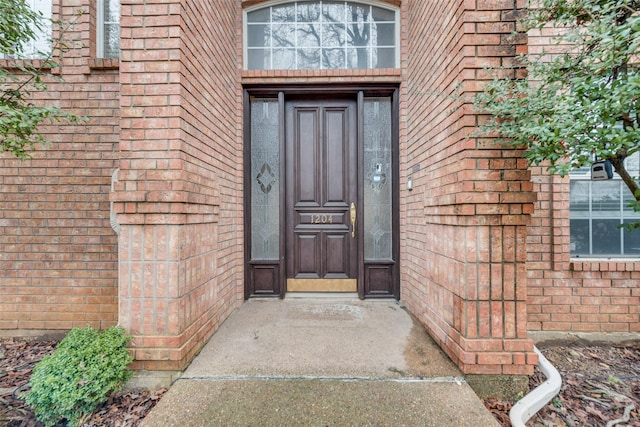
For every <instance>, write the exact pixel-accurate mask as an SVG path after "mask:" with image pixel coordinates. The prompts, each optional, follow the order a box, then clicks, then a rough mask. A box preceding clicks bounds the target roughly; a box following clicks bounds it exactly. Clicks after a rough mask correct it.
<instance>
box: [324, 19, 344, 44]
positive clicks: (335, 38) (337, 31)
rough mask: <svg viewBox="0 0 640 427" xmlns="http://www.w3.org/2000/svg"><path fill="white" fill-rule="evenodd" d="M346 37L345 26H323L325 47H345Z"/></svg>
mask: <svg viewBox="0 0 640 427" xmlns="http://www.w3.org/2000/svg"><path fill="white" fill-rule="evenodd" d="M346 35H347V32H346V31H345V27H344V24H325V25H323V26H322V45H323V46H325V47H340V46H344V44H345V40H346Z"/></svg>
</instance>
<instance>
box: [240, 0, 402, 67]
mask: <svg viewBox="0 0 640 427" xmlns="http://www.w3.org/2000/svg"><path fill="white" fill-rule="evenodd" d="M246 28H247V31H246V34H247V35H246V49H247V55H246V58H247V63H246V64H245V66H246V68H247V69H250V70H251V69H318V68H341V69H344V68H392V67H396V66H397V59H396V57H397V50H398V39H397V35H396V34H397V24H396V10H394V9H387V8H383V7H378V6H373V5H369V4H366V3H359V2H348V1H325V0H317V1H297V2H291V3H286V4H280V5H275V6H270V7H266V8H262V9H257V10H252V11H250V12H247V15H246ZM283 48H287V49H289V50H287V51H283V50H282V49H283ZM260 57H261V58H260Z"/></svg>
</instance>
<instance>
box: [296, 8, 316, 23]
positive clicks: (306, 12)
mask: <svg viewBox="0 0 640 427" xmlns="http://www.w3.org/2000/svg"><path fill="white" fill-rule="evenodd" d="M297 16H298V22H318V21H320V4H319V3H298V15H297Z"/></svg>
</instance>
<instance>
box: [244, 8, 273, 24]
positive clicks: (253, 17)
mask: <svg viewBox="0 0 640 427" xmlns="http://www.w3.org/2000/svg"><path fill="white" fill-rule="evenodd" d="M270 15H271V9H269V8H268V7H267V8H265V9H259V10H254V11H253V12H249V13H247V22H269V18H270Z"/></svg>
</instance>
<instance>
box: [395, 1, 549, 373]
mask: <svg viewBox="0 0 640 427" xmlns="http://www.w3.org/2000/svg"><path fill="white" fill-rule="evenodd" d="M517 6H519V5H517V4H516V3H515V2H514V1H506V0H466V1H459V2H453V3H452V2H439V1H414V2H410V4H409V12H408V22H409V35H408V40H409V52H408V64H407V74H408V76H407V118H406V120H407V123H406V132H407V143H406V148H405V149H404V153H405V154H404V155H405V156H406V163H405V164H404V166H403V167H404V168H405V171H404V173H406V174H407V175H411V176H412V178H413V182H414V190H413V191H412V192H410V193H407V192H405V195H406V203H405V206H403V210H404V213H403V215H402V216H403V218H404V221H403V224H402V228H403V230H402V238H401V239H402V242H403V243H402V249H401V252H402V254H403V255H402V265H403V274H402V283H403V289H402V298H403V300H404V301H405V302H406V304H407V306H408V307H409V309H410V310H411V311H412V312H413V313H414V314H415V315H416V316H417V317H418V318H420V319H421V320H422V322H423V323H424V324H425V325H426V327H427V329H428V330H429V332H430V334H431V335H432V336H433V337H434V338H435V339H436V341H438V342H439V343H440V345H441V347H442V348H443V349H444V350H445V351H446V352H447V354H448V355H449V356H450V357H451V358H452V359H453V360H454V361H455V362H457V363H458V365H459V366H460V367H461V369H462V370H463V371H464V372H465V373H484V374H530V373H531V372H532V369H533V364H535V363H536V361H537V360H536V357H535V355H534V354H533V352H532V342H531V341H530V340H529V339H528V338H527V335H526V270H525V259H526V248H525V242H526V229H527V224H528V221H529V214H530V213H531V212H532V202H533V201H534V200H535V196H534V194H533V193H532V184H531V183H530V182H529V172H528V171H527V169H526V162H525V161H524V160H522V159H521V153H520V152H518V151H516V150H512V149H506V148H502V147H500V146H498V145H496V143H495V141H492V140H490V139H483V138H478V137H474V136H473V135H470V133H471V132H472V131H473V129H474V127H475V126H476V125H477V124H478V123H480V121H481V120H482V119H483V118H482V116H479V115H477V113H476V112H474V111H473V109H472V106H471V105H470V103H469V102H470V101H469V100H470V97H471V96H472V95H473V93H475V92H476V91H478V90H479V89H480V88H481V85H482V82H483V81H486V80H487V79H488V78H489V77H488V76H487V75H486V73H485V71H484V70H483V68H484V67H487V66H491V67H499V66H503V65H506V66H510V65H512V64H513V57H514V55H516V54H517V53H519V52H522V51H523V48H524V47H525V46H523V45H522V43H523V42H525V39H522V38H514V37H512V36H511V32H512V31H513V30H514V29H515V20H516V17H517V14H518V11H517Z"/></svg>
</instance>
